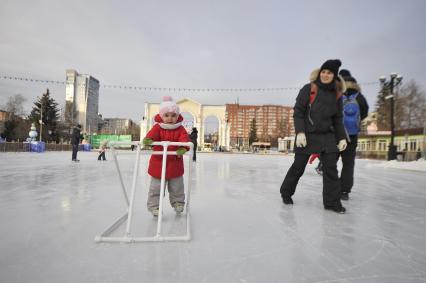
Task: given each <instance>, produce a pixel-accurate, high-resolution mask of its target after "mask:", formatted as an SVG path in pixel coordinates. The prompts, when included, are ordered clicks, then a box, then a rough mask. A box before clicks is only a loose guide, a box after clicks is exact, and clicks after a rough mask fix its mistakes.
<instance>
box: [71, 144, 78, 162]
mask: <svg viewBox="0 0 426 283" xmlns="http://www.w3.org/2000/svg"><path fill="white" fill-rule="evenodd" d="M77 151H78V144H73V145H72V160H76V159H77Z"/></svg>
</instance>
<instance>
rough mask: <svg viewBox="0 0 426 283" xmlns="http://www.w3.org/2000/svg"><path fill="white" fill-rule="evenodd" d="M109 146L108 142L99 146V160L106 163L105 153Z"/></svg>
mask: <svg viewBox="0 0 426 283" xmlns="http://www.w3.org/2000/svg"><path fill="white" fill-rule="evenodd" d="M107 145H108V141H107V140H104V141H103V142H102V143H101V144H100V145H99V156H98V160H103V161H106V157H105V152H106V149H107Z"/></svg>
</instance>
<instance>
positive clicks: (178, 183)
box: [147, 176, 185, 209]
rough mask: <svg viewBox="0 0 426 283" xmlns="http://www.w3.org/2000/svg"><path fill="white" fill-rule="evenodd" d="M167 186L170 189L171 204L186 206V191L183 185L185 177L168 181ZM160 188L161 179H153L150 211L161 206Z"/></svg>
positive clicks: (148, 204)
mask: <svg viewBox="0 0 426 283" xmlns="http://www.w3.org/2000/svg"><path fill="white" fill-rule="evenodd" d="M166 186H167V188H168V189H169V197H170V204H171V205H172V206H173V204H175V203H177V202H178V203H181V204H185V191H184V185H183V176H180V177H177V178H173V179H169V180H166ZM160 187H161V179H157V178H154V177H151V185H150V186H149V192H148V202H147V206H148V209H151V208H154V207H159V206H160Z"/></svg>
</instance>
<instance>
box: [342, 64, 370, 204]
mask: <svg viewBox="0 0 426 283" xmlns="http://www.w3.org/2000/svg"><path fill="white" fill-rule="evenodd" d="M339 75H340V76H341V77H343V80H344V81H345V84H346V92H345V93H344V94H343V124H344V126H345V130H346V134H347V140H348V145H347V147H346V149H345V150H343V151H341V152H340V157H341V158H342V171H341V173H340V183H341V189H342V195H341V199H342V200H349V194H350V193H351V190H352V187H353V184H354V169H355V156H356V147H357V144H358V135H359V132H360V130H361V121H362V120H364V119H365V118H366V117H367V115H368V103H367V100H366V99H365V97H364V95H362V93H361V88H360V87H359V85H358V83H357V81H356V79H355V78H354V77H353V76H352V74H351V73H350V71H348V70H345V69H342V70H340V72H339Z"/></svg>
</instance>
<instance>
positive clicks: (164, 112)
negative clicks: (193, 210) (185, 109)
mask: <svg viewBox="0 0 426 283" xmlns="http://www.w3.org/2000/svg"><path fill="white" fill-rule="evenodd" d="M154 120H155V122H157V123H156V124H155V125H154V126H153V127H152V129H151V130H150V131H149V132H148V134H147V135H146V137H145V138H144V139H143V144H144V145H146V146H150V145H151V144H152V143H153V142H154V141H170V142H189V138H188V133H187V132H186V130H185V128H184V127H183V126H182V121H183V117H182V116H181V115H180V110H179V106H177V105H176V103H174V102H173V101H172V98H171V97H170V96H165V97H164V98H163V102H162V103H161V104H160V111H159V114H157V115H156V116H155V118H154ZM153 150H154V151H162V150H163V147H162V146H158V145H157V146H154V147H153ZM167 150H168V151H174V150H175V151H176V154H177V155H168V156H167V164H166V172H165V174H166V176H165V178H166V185H167V188H168V190H169V196H170V204H171V205H172V207H173V208H174V209H175V211H176V214H180V213H181V212H182V211H183V208H184V205H185V192H184V185H183V173H184V166H183V158H182V155H183V154H185V152H186V151H187V150H188V149H187V148H185V147H178V146H169V147H168V148H167ZM162 163H163V157H162V155H152V156H151V159H150V160H149V167H148V174H149V175H151V177H152V178H151V185H150V187H149V193H148V201H147V207H148V210H149V211H150V212H151V213H152V215H153V216H158V207H159V202H160V185H161V168H162Z"/></svg>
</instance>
